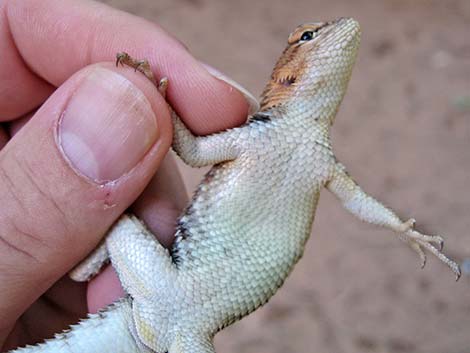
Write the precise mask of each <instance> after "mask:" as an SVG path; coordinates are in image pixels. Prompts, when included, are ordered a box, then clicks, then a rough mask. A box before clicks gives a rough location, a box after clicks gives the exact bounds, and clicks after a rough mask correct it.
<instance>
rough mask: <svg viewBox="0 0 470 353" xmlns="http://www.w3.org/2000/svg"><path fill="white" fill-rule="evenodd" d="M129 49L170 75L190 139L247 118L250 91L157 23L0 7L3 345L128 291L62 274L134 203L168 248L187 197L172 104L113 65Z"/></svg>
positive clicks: (61, 5) (23, 3) (100, 11)
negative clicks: (175, 154)
mask: <svg viewBox="0 0 470 353" xmlns="http://www.w3.org/2000/svg"><path fill="white" fill-rule="evenodd" d="M123 50H125V51H127V52H129V53H131V54H132V56H134V57H136V58H146V59H148V60H149V62H150V65H151V67H152V68H154V70H155V73H156V75H157V77H164V76H166V77H168V78H169V82H170V85H169V88H168V92H167V100H168V101H169V102H170V103H171V105H172V106H173V107H174V109H175V110H176V112H177V113H178V114H179V115H180V116H181V118H182V119H183V120H184V122H185V124H186V125H187V126H188V127H189V128H190V129H191V130H192V131H193V132H194V133H195V134H198V135H205V134H209V133H212V132H215V131H219V130H222V129H226V128H229V127H233V126H237V125H239V124H241V123H243V122H244V121H245V119H246V114H247V112H248V110H249V104H248V103H247V101H246V98H245V97H244V95H242V94H241V93H240V92H239V91H238V90H237V89H235V90H234V89H231V87H230V86H229V85H228V84H227V83H226V82H224V81H226V80H225V79H224V80H221V79H220V77H219V78H217V77H215V76H214V75H213V74H211V73H210V72H209V71H208V70H207V69H206V68H205V67H204V66H202V65H201V63H200V62H199V61H198V60H196V59H195V58H194V57H192V56H191V54H190V53H189V52H188V51H187V49H186V48H185V47H184V46H183V45H182V44H181V43H180V42H178V41H177V40H176V39H174V38H173V37H171V36H170V35H169V34H167V33H166V32H165V31H164V30H162V29H161V28H160V27H158V26H157V25H155V24H153V23H150V22H147V21H145V20H143V19H140V18H138V17H135V16H132V15H130V14H127V13H123V12H120V11H117V10H115V9H112V8H109V7H107V6H105V5H103V4H99V3H94V2H88V1H80V2H77V1H72V0H43V1H34V0H12V1H8V0H3V1H1V2H0V52H1V53H2V55H1V57H2V60H1V61H0V124H1V125H0V148H1V150H0V195H1V196H0V197H1V208H0V293H1V295H0V347H3V349H4V350H6V349H9V348H13V347H16V346H20V345H24V344H26V343H33V342H36V341H38V340H41V339H42V338H44V337H50V336H51V335H52V334H53V333H54V332H57V331H60V330H61V329H62V328H64V327H65V326H67V325H68V324H70V323H73V322H75V321H76V320H77V318H78V317H83V315H84V314H85V312H87V311H91V312H93V311H96V310H97V309H98V308H100V307H103V306H104V305H106V304H108V303H110V302H112V301H114V300H115V299H116V298H118V297H120V296H121V295H122V289H121V287H120V285H119V281H118V280H117V277H116V275H115V274H114V272H113V270H112V269H111V268H107V269H105V270H104V271H103V273H102V274H100V275H99V276H98V277H96V278H95V279H94V280H93V281H92V282H90V284H89V285H88V286H87V285H84V284H79V283H74V282H72V281H71V280H70V279H68V278H67V276H66V273H67V272H68V271H69V270H70V269H71V268H72V267H73V266H74V265H75V264H77V263H78V262H79V261H80V260H81V259H82V258H84V257H85V256H86V254H88V253H89V252H90V251H91V250H92V249H93V248H94V246H96V244H97V243H98V242H99V241H100V239H101V238H102V237H103V235H104V234H105V233H106V230H107V229H108V228H109V227H110V226H111V225H112V224H113V222H114V221H115V220H116V219H117V218H118V217H119V215H120V214H122V213H123V212H124V211H125V210H126V209H127V208H128V207H131V208H132V210H133V212H135V213H136V214H137V215H138V216H139V217H141V218H142V219H143V220H144V221H145V222H146V223H147V224H148V226H149V227H150V229H151V230H152V231H153V232H154V234H156V236H157V237H158V239H159V240H160V241H161V242H162V244H164V245H165V246H168V245H170V244H171V242H172V237H173V224H174V220H175V218H176V217H177V215H178V213H179V211H180V210H181V209H182V207H184V205H185V203H186V192H185V191H184V187H183V185H182V181H181V178H180V176H179V175H178V173H177V170H176V167H175V164H174V161H173V160H172V159H171V158H169V157H165V156H166V153H167V151H168V149H169V148H170V145H171V137H172V127H171V120H170V116H169V112H168V108H167V105H166V102H165V100H164V99H163V98H162V97H161V96H160V95H159V94H158V92H157V89H156V87H154V86H153V85H152V83H151V82H150V81H148V80H147V79H146V78H145V77H144V76H143V75H141V74H139V73H138V72H137V73H135V72H134V70H133V69H130V68H126V67H119V68H116V67H115V65H114V64H113V63H112V62H110V61H112V60H113V59H114V57H115V54H116V52H119V51H123ZM209 70H210V69H209ZM251 104H253V102H251ZM157 169H158V172H157V174H155V172H156V171H157ZM154 174H155V175H154ZM144 189H145V191H144ZM142 192H143V193H142ZM139 195H140V196H139ZM39 318H40V319H39Z"/></svg>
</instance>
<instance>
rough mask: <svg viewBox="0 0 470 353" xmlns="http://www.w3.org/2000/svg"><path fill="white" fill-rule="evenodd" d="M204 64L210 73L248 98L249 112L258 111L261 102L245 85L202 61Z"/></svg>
mask: <svg viewBox="0 0 470 353" xmlns="http://www.w3.org/2000/svg"><path fill="white" fill-rule="evenodd" d="M201 64H202V66H204V67H205V68H206V70H207V71H209V73H210V74H211V75H212V76H214V77H215V78H217V79H219V80H221V81H224V82H226V83H228V84H229V85H230V86H232V87H233V88H235V89H236V90H237V91H239V92H240V93H241V94H242V95H243V96H244V97H245V99H246V101H247V102H248V106H249V108H248V114H254V113H256V112H257V111H258V110H259V102H258V100H257V99H256V97H255V96H254V95H253V94H251V93H250V91H248V90H247V89H246V88H245V87H243V86H242V85H240V84H239V83H238V82H235V81H234V80H232V79H231V78H229V77H227V76H225V75H224V74H223V73H221V72H220V71H219V70H217V69H214V68H213V67H212V66H209V65H207V64H205V63H201Z"/></svg>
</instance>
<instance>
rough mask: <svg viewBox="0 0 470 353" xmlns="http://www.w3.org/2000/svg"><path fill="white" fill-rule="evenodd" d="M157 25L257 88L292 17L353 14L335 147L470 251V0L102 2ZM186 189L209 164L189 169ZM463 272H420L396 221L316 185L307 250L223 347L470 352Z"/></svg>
mask: <svg viewBox="0 0 470 353" xmlns="http://www.w3.org/2000/svg"><path fill="white" fill-rule="evenodd" d="M104 2H106V3H108V4H110V5H111V6H114V7H117V8H120V9H123V10H125V11H128V12H131V13H134V14H136V15H138V16H142V17H145V18H147V19H149V20H151V21H154V22H157V23H159V24H160V25H162V26H163V27H164V28H166V29H167V30H168V31H169V32H171V33H173V34H174V35H175V36H177V37H178V38H179V39H181V40H182V41H183V42H184V43H185V44H186V45H187V46H188V47H189V49H190V50H191V52H192V53H193V54H194V55H195V56H196V57H197V58H199V59H201V60H203V61H205V62H207V63H209V64H210V65H212V66H214V67H216V68H218V69H220V70H221V71H223V72H225V73H226V74H227V75H229V76H231V77H232V78H234V79H235V80H237V81H238V82H240V83H241V84H242V85H244V86H245V87H247V88H248V89H250V90H251V91H252V92H254V93H255V94H259V93H260V92H261V90H262V88H263V85H264V83H265V82H266V80H267V79H268V77H269V74H270V72H271V68H272V66H273V64H274V62H275V60H276V59H277V57H278V55H279V54H280V52H281V51H282V49H283V48H284V46H285V43H286V38H287V35H288V34H289V32H290V31H291V30H292V29H293V28H294V27H295V26H297V25H298V24H300V23H302V22H306V21H312V20H319V19H332V18H336V17H340V16H352V17H355V18H356V19H358V20H359V22H360V23H361V25H362V29H363V40H362V46H361V50H360V54H359V58H358V62H357V65H356V68H355V70H354V73H353V78H352V81H351V83H350V87H349V91H348V94H347V96H346V98H345V101H344V103H343V105H342V107H341V110H340V112H339V115H338V117H337V120H336V124H335V125H336V126H335V128H334V133H333V141H334V145H335V150H336V153H337V156H338V157H339V158H340V159H341V160H342V161H343V162H344V163H345V164H346V165H347V166H348V168H349V171H350V172H351V174H352V175H353V176H355V178H356V180H357V181H358V182H359V183H360V184H361V185H362V186H363V187H364V188H365V189H366V190H367V191H369V192H370V193H371V194H373V195H375V196H377V197H378V198H379V199H380V200H382V201H384V202H385V203H386V204H388V205H390V206H391V207H393V208H394V209H396V210H397V211H398V213H399V214H400V215H401V216H402V217H403V218H409V217H415V218H416V219H417V220H418V223H417V227H418V229H420V230H422V231H424V232H427V233H429V234H441V235H445V238H446V241H447V242H446V252H447V254H449V255H451V256H453V257H455V258H456V259H457V260H458V261H459V262H464V261H465V259H466V258H470V217H469V213H470V212H469V211H470V190H469V185H470V151H469V150H470V39H469V38H470V1H469V0H447V1H445V0H382V1H374V0H370V1H367V0H354V1H351V0H330V1H320V0H309V1H307V0H302V1H295V0H291V1H281V0H270V1H269V0H263V1H250V0H240V1H229V0H227V1H221V0H139V1H131V0H106V1H104ZM182 170H183V173H184V175H185V179H186V181H187V185H188V188H189V189H192V188H194V186H195V185H196V183H197V182H198V181H199V179H200V176H201V175H202V173H203V172H204V171H201V170H197V171H195V170H190V169H188V168H186V167H184V168H182ZM467 261H468V262H467V266H466V269H467V275H466V274H464V275H463V278H462V279H461V281H459V282H458V283H455V282H454V277H453V275H452V274H451V272H450V271H449V270H448V269H447V268H446V267H444V266H443V265H442V264H441V263H440V262H438V261H437V260H436V259H435V258H433V257H430V258H429V261H428V265H427V266H426V268H425V269H424V270H420V269H419V263H418V259H417V258H416V256H415V255H414V253H412V252H411V251H410V250H408V249H407V247H406V246H405V245H404V244H403V243H402V242H400V241H399V240H398V239H397V238H396V237H395V236H394V235H393V234H392V233H391V232H388V231H382V230H380V229H377V228H375V227H371V226H368V225H365V224H362V223H360V222H359V221H357V220H356V219H354V218H353V217H352V216H351V215H349V214H348V213H347V212H346V211H344V210H343V209H342V208H341V206H340V205H339V204H338V203H337V202H336V200H335V199H333V197H332V196H331V195H329V194H328V192H324V193H323V194H322V200H321V202H320V206H319V209H318V213H317V217H316V222H315V225H314V229H313V236H312V238H311V239H310V241H309V243H308V248H307V250H306V252H305V255H304V258H303V259H302V260H301V261H300V263H299V264H298V265H297V267H296V269H295V270H294V272H293V274H292V275H291V277H290V278H289V279H288V280H287V282H286V284H285V286H284V287H283V288H282V289H281V290H280V291H279V292H278V294H277V295H276V296H275V297H274V298H273V299H272V300H271V301H270V302H269V303H268V305H266V306H265V307H263V308H262V309H261V310H259V311H257V312H256V313H254V314H252V315H251V316H249V317H248V318H245V319H244V320H242V321H241V322H240V323H238V324H236V325H234V326H232V327H230V328H228V329H226V330H224V331H223V332H222V333H221V334H219V335H217V338H216V345H217V349H218V350H217V351H218V352H223V353H231V352H238V353H244V352H257V353H268V352H269V353H281V352H283V353H284V352H315V353H356V352H361V353H367V352H377V353H396V352H400V353H424V352H426V353H469V352H470V276H469V275H468V273H469V272H470V261H469V260H467Z"/></svg>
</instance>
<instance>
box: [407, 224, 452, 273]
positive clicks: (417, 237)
mask: <svg viewBox="0 0 470 353" xmlns="http://www.w3.org/2000/svg"><path fill="white" fill-rule="evenodd" d="M414 224H415V220H414V219H410V220H408V221H407V222H405V223H403V225H402V227H401V229H400V239H402V240H403V241H405V242H406V243H407V244H408V245H409V246H410V247H411V249H413V250H414V251H415V252H416V253H417V254H418V256H419V258H420V260H421V267H424V266H425V265H426V254H425V253H424V250H423V249H425V250H427V251H429V252H430V253H431V254H433V255H434V256H436V257H437V258H438V259H439V260H441V261H442V262H443V263H444V264H446V265H447V266H448V267H449V268H450V269H451V270H452V272H454V274H455V275H456V280H458V279H459V278H460V275H461V272H460V267H459V265H458V264H457V263H456V262H455V261H453V260H451V259H449V258H448V257H447V256H446V255H444V254H443V253H442V249H443V247H444V239H443V238H442V237H440V236H438V235H425V234H421V233H420V232H418V231H416V230H414V229H413V227H414ZM433 244H435V245H436V246H437V247H436V246H435V245H433Z"/></svg>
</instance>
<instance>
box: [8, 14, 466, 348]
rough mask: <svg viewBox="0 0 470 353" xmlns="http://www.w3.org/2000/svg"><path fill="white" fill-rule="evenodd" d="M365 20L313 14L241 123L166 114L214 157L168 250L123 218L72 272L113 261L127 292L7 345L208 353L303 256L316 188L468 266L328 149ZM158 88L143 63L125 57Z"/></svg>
mask: <svg viewBox="0 0 470 353" xmlns="http://www.w3.org/2000/svg"><path fill="white" fill-rule="evenodd" d="M360 35H361V30H360V26H359V24H358V22H357V21H355V20H354V19H352V18H340V19H337V20H333V21H326V22H313V23H306V24H303V25H301V26H299V27H297V28H296V29H295V30H294V31H293V32H292V33H291V34H290V36H289V38H288V44H287V47H286V49H285V50H284V52H283V53H282V55H281V56H280V58H279V59H278V61H277V63H276V65H275V67H274V70H273V72H272V75H271V79H270V80H269V81H268V83H267V85H266V87H265V89H264V91H263V93H262V95H261V100H260V109H259V111H258V112H257V113H254V114H252V115H250V116H249V117H248V119H247V121H246V123H245V124H244V125H242V126H240V127H236V128H232V129H228V130H225V131H222V132H219V133H215V134H211V135H208V136H194V135H193V134H192V133H191V131H190V130H189V129H188V128H187V127H186V126H185V125H184V123H183V122H182V121H181V120H180V119H179V117H178V116H177V115H176V114H175V113H174V112H172V120H173V124H174V132H173V133H174V141H173V146H172V147H173V149H174V151H175V152H176V153H177V154H178V155H179V156H180V157H181V158H182V160H183V161H184V162H185V163H186V164H188V165H190V166H193V167H201V166H206V165H213V167H212V169H211V170H210V171H209V172H208V173H207V174H206V176H205V178H204V179H203V181H202V182H201V184H200V185H199V187H198V189H197V190H196V192H195V194H194V196H193V198H192V200H191V202H190V203H189V205H188V206H187V207H186V209H185V210H184V211H183V213H182V215H181V216H180V217H179V220H178V222H177V226H176V232H175V241H174V244H173V247H172V248H171V249H170V250H167V249H165V248H164V247H163V246H161V245H160V243H159V242H158V241H157V240H156V238H155V237H154V236H153V234H151V232H150V231H149V230H148V229H147V228H146V226H145V225H144V224H143V223H142V221H140V220H139V219H137V218H136V217H135V216H132V215H123V216H121V218H120V219H119V220H118V221H117V222H116V223H115V224H114V226H113V227H112V228H111V229H110V230H109V232H108V234H107V235H106V237H105V238H104V241H103V242H102V243H101V245H99V246H98V248H97V249H96V250H95V251H94V252H93V253H92V254H91V255H90V256H89V257H88V258H87V259H85V260H84V262H83V263H82V264H81V265H79V266H78V267H77V268H76V269H75V270H74V271H72V273H71V274H72V277H73V278H75V279H77V280H86V279H88V278H89V277H90V276H92V275H94V274H95V273H96V272H97V271H98V270H99V268H100V267H101V266H102V265H103V264H104V263H105V262H106V261H107V260H108V259H110V260H111V263H112V265H113V266H114V268H115V270H116V272H117V274H118V276H119V279H120V281H121V283H122V285H123V288H124V289H125V291H126V293H128V295H127V296H126V297H125V298H122V299H120V300H119V301H117V302H116V303H114V304H112V305H110V306H109V307H107V308H106V309H104V310H103V311H101V312H99V313H98V314H90V315H89V316H88V318H87V319H85V320H83V321H81V322H80V323H79V324H77V325H74V326H72V327H71V329H70V330H68V331H64V332H63V333H61V334H58V335H56V337H55V338H54V339H50V340H46V341H45V342H44V343H41V344H38V345H35V346H27V347H25V348H20V349H18V350H14V351H11V352H23V353H26V352H37V351H41V352H51V353H58V352H111V351H112V352H122V353H132V352H157V353H164V352H168V353H183V352H193V353H214V352H215V350H214V346H213V342H212V341H213V337H214V335H215V334H216V333H217V332H218V331H220V330H222V329H223V328H224V327H226V326H228V325H230V324H232V323H234V322H236V321H237V320H239V319H241V318H242V317H244V316H245V315H247V314H249V313H251V312H253V311H254V310H256V309H257V308H258V307H260V306H262V305H263V304H265V303H266V302H267V301H268V300H269V299H270V298H271V297H272V296H273V295H274V293H275V292H276V291H277V289H278V288H279V287H280V286H281V285H282V284H283V282H284V280H285V279H286V277H287V276H288V275H289V273H290V272H291V271H292V269H293V267H294V265H295V264H296V263H297V261H298V260H299V259H300V258H301V256H302V254H303V251H304V247H305V243H306V241H307V239H308V238H309V235H310V232H311V226H312V223H313V220H314V215H315V209H316V206H317V203H318V200H319V194H320V190H321V189H323V188H326V189H328V190H329V191H331V192H332V193H333V194H334V195H335V196H336V197H337V198H338V199H339V201H340V202H341V203H342V205H343V206H344V207H345V208H346V209H347V210H348V211H350V212H351V213H352V214H353V215H355V216H356V217H358V218H359V219H361V220H363V221H365V222H368V223H371V224H375V225H379V226H382V227H386V228H388V229H390V230H392V231H394V232H396V233H397V234H398V237H399V238H400V239H401V240H403V241H404V242H405V243H406V244H408V245H409V246H410V247H411V249H412V250H414V251H415V252H416V253H417V254H418V256H419V258H420V260H421V265H422V266H424V264H425V262H426V255H425V250H426V251H429V252H430V253H431V254H433V255H435V256H436V257H437V258H438V259H439V260H440V261H442V262H443V263H444V264H445V265H447V266H448V267H449V268H450V269H451V270H452V271H453V273H454V274H455V275H456V277H457V279H458V278H459V276H460V268H459V266H458V264H457V263H456V262H454V261H453V260H451V259H450V258H448V257H447V256H446V255H444V254H443V252H442V247H443V238H442V237H440V236H432V235H425V234H422V233H420V232H418V231H417V230H415V229H414V225H415V220H414V219H409V220H407V221H405V222H403V221H402V220H400V218H399V217H398V216H397V215H396V214H395V212H394V211H392V210H391V209H390V208H388V207H386V206H384V205H383V204H382V203H380V202H379V201H378V200H376V199H375V198H373V197H372V196H370V195H368V194H367V193H366V192H365V191H363V189H362V188H361V187H360V186H359V185H358V184H357V183H356V182H355V181H354V180H353V179H352V177H351V176H350V175H349V174H348V172H347V170H346V167H345V166H344V165H343V164H342V163H341V162H339V161H338V159H337V158H336V157H335V155H334V153H333V149H332V144H331V139H330V134H329V132H330V128H331V126H332V125H333V123H334V120H335V116H336V113H337V111H338V108H339V105H340V103H341V101H342V99H343V96H344V94H345V92H346V88H347V85H348V82H349V79H350V76H351V72H352V68H353V65H354V63H355V60H356V56H357V51H358V48H359V43H360ZM117 63H123V64H127V65H130V66H132V67H134V68H135V69H137V70H139V71H141V72H143V73H144V74H145V75H146V76H147V77H148V78H150V79H151V80H152V81H154V82H155V83H156V84H157V85H158V87H159V91H160V92H161V93H162V94H163V95H164V94H165V92H166V87H167V85H168V80H167V79H166V78H163V79H161V80H160V81H159V82H157V81H156V80H155V78H154V76H153V74H152V71H151V70H150V67H149V65H148V62H146V61H138V60H134V59H133V58H131V57H130V56H129V55H127V54H125V53H124V54H118V57H117Z"/></svg>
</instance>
